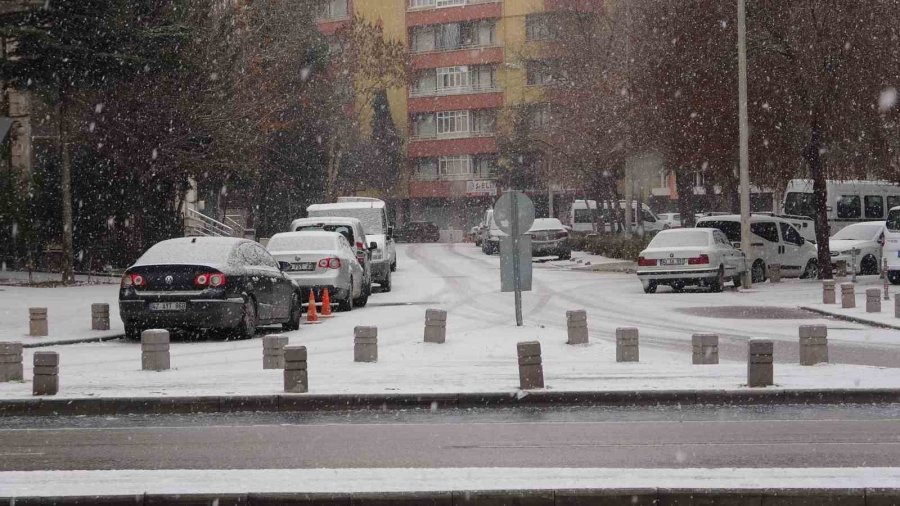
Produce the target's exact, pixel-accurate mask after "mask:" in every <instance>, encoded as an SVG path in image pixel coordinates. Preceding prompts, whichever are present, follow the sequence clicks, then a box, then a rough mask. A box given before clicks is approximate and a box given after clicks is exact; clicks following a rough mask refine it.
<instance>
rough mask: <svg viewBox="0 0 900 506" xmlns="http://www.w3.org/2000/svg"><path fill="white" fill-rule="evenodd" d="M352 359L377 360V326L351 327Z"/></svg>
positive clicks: (355, 360)
mask: <svg viewBox="0 0 900 506" xmlns="http://www.w3.org/2000/svg"><path fill="white" fill-rule="evenodd" d="M353 361H354V362H378V327H356V328H355V329H353Z"/></svg>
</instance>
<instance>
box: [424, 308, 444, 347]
mask: <svg viewBox="0 0 900 506" xmlns="http://www.w3.org/2000/svg"><path fill="white" fill-rule="evenodd" d="M446 340H447V312H446V311H444V310H442V309H426V310H425V342H426V343H435V344H443V343H444V341H446Z"/></svg>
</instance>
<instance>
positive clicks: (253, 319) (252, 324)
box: [235, 299, 259, 339]
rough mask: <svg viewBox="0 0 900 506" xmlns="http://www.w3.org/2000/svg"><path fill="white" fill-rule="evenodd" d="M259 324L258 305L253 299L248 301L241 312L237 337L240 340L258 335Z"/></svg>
mask: <svg viewBox="0 0 900 506" xmlns="http://www.w3.org/2000/svg"><path fill="white" fill-rule="evenodd" d="M258 324H259V317H258V316H257V314H256V304H254V303H253V299H247V301H246V302H244V307H243V308H242V310H241V321H240V323H238V326H237V328H236V329H235V336H236V337H237V338H238V339H250V338H251V337H253V336H254V335H256V326H257V325H258Z"/></svg>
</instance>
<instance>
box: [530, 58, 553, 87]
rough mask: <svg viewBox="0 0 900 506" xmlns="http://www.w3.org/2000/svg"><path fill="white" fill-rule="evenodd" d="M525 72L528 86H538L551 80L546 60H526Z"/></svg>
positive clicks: (551, 76)
mask: <svg viewBox="0 0 900 506" xmlns="http://www.w3.org/2000/svg"><path fill="white" fill-rule="evenodd" d="M525 74H526V78H527V83H528V85H529V86H540V85H543V84H550V83H552V82H553V74H552V73H551V72H550V68H549V66H548V65H547V63H546V62H542V61H534V60H533V61H529V62H526V63H525Z"/></svg>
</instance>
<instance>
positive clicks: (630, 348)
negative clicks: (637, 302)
mask: <svg viewBox="0 0 900 506" xmlns="http://www.w3.org/2000/svg"><path fill="white" fill-rule="evenodd" d="M639 361H640V349H639V343H638V329H636V328H634V327H623V328H618V329H616V362H639Z"/></svg>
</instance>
